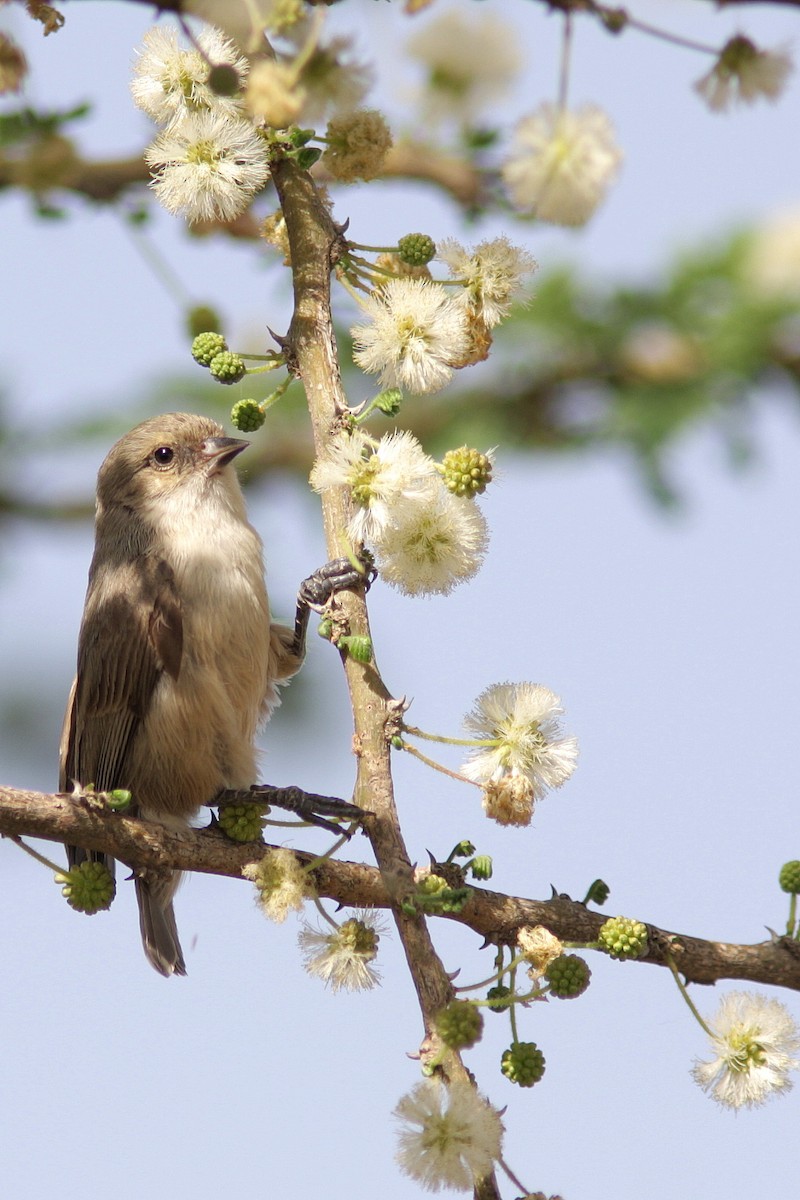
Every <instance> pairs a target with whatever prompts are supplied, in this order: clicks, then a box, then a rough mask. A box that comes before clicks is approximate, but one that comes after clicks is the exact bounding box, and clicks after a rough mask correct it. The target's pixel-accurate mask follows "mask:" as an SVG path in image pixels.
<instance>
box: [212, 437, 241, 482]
mask: <svg viewBox="0 0 800 1200" xmlns="http://www.w3.org/2000/svg"><path fill="white" fill-rule="evenodd" d="M249 445H250V443H249V442H245V441H243V440H242V439H241V438H229V437H212V438H206V440H205V441H204V442H203V445H202V446H201V447H200V453H201V455H202V457H203V461H204V462H206V463H207V464H208V473H209V475H216V474H217V473H218V472H219V471H221V470H222V468H223V467H227V465H228V463H230V462H233V460H234V459H235V458H236V455H237V454H241V453H242V451H243V450H245V449H246V448H247V447H248V446H249Z"/></svg>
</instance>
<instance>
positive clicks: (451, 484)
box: [442, 446, 492, 496]
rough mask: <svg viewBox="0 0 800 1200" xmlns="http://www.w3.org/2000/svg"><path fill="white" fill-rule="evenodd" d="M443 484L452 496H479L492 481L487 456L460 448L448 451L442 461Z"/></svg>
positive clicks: (490, 465) (490, 466)
mask: <svg viewBox="0 0 800 1200" xmlns="http://www.w3.org/2000/svg"><path fill="white" fill-rule="evenodd" d="M442 466H443V467H444V482H445V487H447V488H448V489H449V490H450V491H451V492H452V493H453V495H454V496H480V495H482V494H483V492H485V491H486V488H487V487H488V485H489V484H490V483H491V481H492V464H491V460H490V459H489V456H488V454H481V453H480V451H478V450H471V449H470V448H469V446H462V447H461V448H460V449H459V450H448V451H447V453H446V454H445V456H444V459H443V460H442Z"/></svg>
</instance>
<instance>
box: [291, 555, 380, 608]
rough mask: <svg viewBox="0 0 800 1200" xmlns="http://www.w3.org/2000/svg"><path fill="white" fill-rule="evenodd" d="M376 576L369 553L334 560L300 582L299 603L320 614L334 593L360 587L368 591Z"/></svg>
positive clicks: (373, 563)
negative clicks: (352, 557)
mask: <svg viewBox="0 0 800 1200" xmlns="http://www.w3.org/2000/svg"><path fill="white" fill-rule="evenodd" d="M376 573H377V572H376V571H375V562H374V559H373V557H372V555H371V554H370V553H369V551H368V550H362V552H361V554H360V555H359V556H358V558H357V559H351V558H334V559H332V560H331V562H328V563H325V566H324V567H320V568H319V570H317V571H315V572H314V573H313V575H309V577H308V579H304V580H303V582H302V583H301V584H300V588H299V591H298V601H299V603H300V604H303V605H305V606H306V607H308V608H310V609H313V611H314V612H320V611H321V610H322V609H323V608H324V607H325V605H326V604H327V603H328V601H329V600H330V599H331V597H332V596H335V595H336V594H337V592H346V591H348V590H349V589H350V588H359V587H363V589H364V591H365V592H367V591H369V589H370V586H371V584H372V581H373V580H374V579H375V575H376Z"/></svg>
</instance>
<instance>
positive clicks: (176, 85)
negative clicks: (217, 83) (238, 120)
mask: <svg viewBox="0 0 800 1200" xmlns="http://www.w3.org/2000/svg"><path fill="white" fill-rule="evenodd" d="M197 41H198V44H199V46H200V47H201V48H202V50H203V52H204V53H205V55H206V56H207V58H208V61H206V58H204V57H203V54H201V53H200V52H199V51H198V50H196V49H194V48H192V49H191V50H185V49H184V48H183V47H182V46H180V45H179V44H178V37H177V34H176V32H175V30H174V29H168V28H162V27H160V26H158V27H154V28H153V29H149V30H148V31H147V33H146V34H145V35H144V45H143V48H142V50H141V51H140V52H139V57H138V58H137V60H136V63H135V65H134V68H133V80H132V82H131V94H132V95H133V102H134V104H135V105H136V106H137V108H141V109H142V111H143V112H146V113H147V115H148V116H149V117H152V118H153V120H154V121H157V122H158V124H159V125H169V124H171V123H172V122H173V121H176V120H180V119H181V118H182V117H183V116H185V115H186V114H187V113H194V112H203V111H207V110H211V111H213V112H217V113H226V114H228V115H231V114H235V113H237V112H239V110H240V108H241V103H240V101H239V99H238V97H237V96H218V95H217V94H216V92H213V91H212V90H211V88H210V87H209V85H208V73H209V71H210V69H211V67H210V66H209V63H211V64H212V65H213V66H227V67H233V68H234V70H235V71H236V72H237V74H238V75H239V78H240V79H242V80H244V79H245V78H246V76H247V68H248V63H247V59H246V58H243V57H242V56H241V55H240V54H239V51H238V50H237V49H236V47H235V46H234V45H233V43H232V42H230V41H228V39H227V38H226V37H224V36H223V34H221V33H220V31H219V30H218V29H213V28H208V29H204V30H203V31H202V32H201V33H199V34H198V36H197Z"/></svg>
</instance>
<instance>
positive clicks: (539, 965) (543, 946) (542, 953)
mask: <svg viewBox="0 0 800 1200" xmlns="http://www.w3.org/2000/svg"><path fill="white" fill-rule="evenodd" d="M517 947H518V950H519V953H520V954H522V955H524V957H525V961H526V962H529V963H530V964H531V965H530V970H529V971H528V975H529V976H530V978H531V979H538V978H540V976H542V975H544V973H545V971H546V970H547V968H548V967H549V966H550V963H551V962H555V960H556V959H557V958H560V957H561V955H562V954H563V953H564V943H563V942H560V941H559V940H558V938H557V937H555V936H554V935H553V934H552V933H551V932H550V930H549V929H545V927H544V925H523V926H522V928H521V929H518V930H517Z"/></svg>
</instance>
